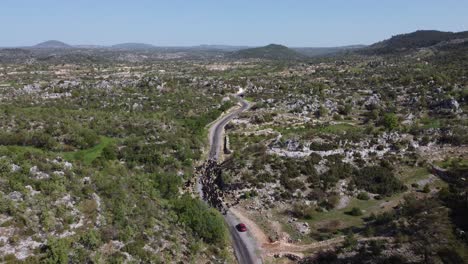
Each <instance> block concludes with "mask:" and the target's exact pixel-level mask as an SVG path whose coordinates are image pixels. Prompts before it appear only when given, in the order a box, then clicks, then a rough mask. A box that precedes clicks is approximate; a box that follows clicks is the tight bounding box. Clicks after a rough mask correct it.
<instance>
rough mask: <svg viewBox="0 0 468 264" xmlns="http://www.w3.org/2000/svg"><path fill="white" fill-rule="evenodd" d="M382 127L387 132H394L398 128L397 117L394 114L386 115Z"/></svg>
mask: <svg viewBox="0 0 468 264" xmlns="http://www.w3.org/2000/svg"><path fill="white" fill-rule="evenodd" d="M382 123H383V126H384V127H385V128H386V129H388V130H394V129H395V128H397V127H398V125H399V122H398V117H397V116H396V115H395V114H394V113H387V114H385V115H384V117H383V120H382Z"/></svg>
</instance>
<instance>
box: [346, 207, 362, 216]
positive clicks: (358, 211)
mask: <svg viewBox="0 0 468 264" xmlns="http://www.w3.org/2000/svg"><path fill="white" fill-rule="evenodd" d="M348 214H349V215H352V216H360V215H362V210H361V209H359V208H357V207H353V208H352V209H351V211H349V212H348Z"/></svg>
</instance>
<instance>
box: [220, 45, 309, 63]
mask: <svg viewBox="0 0 468 264" xmlns="http://www.w3.org/2000/svg"><path fill="white" fill-rule="evenodd" d="M229 57H231V58H235V59H267V60H301V59H305V58H306V57H305V56H304V55H302V54H300V53H298V52H296V51H294V50H292V49H290V48H288V47H286V46H282V45H277V44H270V45H267V46H264V47H258V48H250V49H242V50H239V51H236V52H233V53H231V54H230V56H229Z"/></svg>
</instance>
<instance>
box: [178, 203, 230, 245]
mask: <svg viewBox="0 0 468 264" xmlns="http://www.w3.org/2000/svg"><path fill="white" fill-rule="evenodd" d="M174 209H175V211H176V212H177V215H178V217H179V222H181V223H183V224H185V225H186V226H187V227H189V228H190V229H191V230H192V232H193V233H194V234H195V235H197V236H198V237H200V238H201V239H203V240H204V241H205V242H207V243H210V244H214V245H224V244H225V243H226V227H225V225H224V219H223V217H222V216H221V214H220V213H219V212H218V211H216V210H214V209H212V208H209V207H208V206H207V205H206V204H205V203H203V202H202V201H200V200H196V199H193V198H192V197H190V196H188V195H185V196H183V197H182V198H180V199H178V200H176V201H175V202H174Z"/></svg>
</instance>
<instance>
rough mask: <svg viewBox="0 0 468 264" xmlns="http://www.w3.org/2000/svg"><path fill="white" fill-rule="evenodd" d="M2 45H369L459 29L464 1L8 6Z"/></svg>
mask: <svg viewBox="0 0 468 264" xmlns="http://www.w3.org/2000/svg"><path fill="white" fill-rule="evenodd" d="M0 7H1V8H2V10H3V12H2V13H3V14H2V16H1V17H0V23H2V24H3V25H8V26H7V27H4V29H3V30H2V31H3V32H2V33H3V36H4V37H3V38H2V39H0V46H1V47H21V46H32V45H35V44H37V43H40V42H43V41H47V40H59V41H62V42H65V43H67V44H70V45H102V46H109V45H114V44H119V43H129V42H130V43H147V44H152V45H155V46H160V47H187V46H199V45H231V46H264V45H267V44H270V43H276V44H282V45H286V46H289V47H336V46H348V45H359V44H364V45H369V44H372V43H374V42H377V41H380V40H383V39H387V38H389V37H391V36H392V35H396V34H401V33H409V32H413V31H416V30H440V31H452V32H457V31H463V30H466V28H467V22H468V19H467V18H466V15H465V14H466V11H468V3H467V2H461V1H454V0H449V1H444V2H440V1H435V0H431V1H421V0H416V1H411V2H407V1H402V0H396V1H392V2H390V3H381V2H378V3H376V2H375V1H371V0H361V1H355V2H354V3H349V2H347V1H346V2H345V1H338V0H334V1H327V2H326V3H322V2H319V3H313V2H312V1H299V0H297V1H291V2H287V3H286V2H274V3H272V2H271V1H265V0H258V1H255V2H252V1H246V0H241V1H236V2H235V3H231V2H222V3H220V2H217V1H214V0H206V1H197V2H189V3H187V2H185V1H181V0H176V1H171V2H170V3H169V2H165V1H147V0H142V1H138V2H132V3H128V2H125V1H99V2H98V3H94V2H93V1H90V0H84V1H80V2H79V3H78V2H68V1H67V2H63V1H57V0H45V1H40V2H37V1H28V0H19V1H6V2H3V3H1V4H0Z"/></svg>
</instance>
